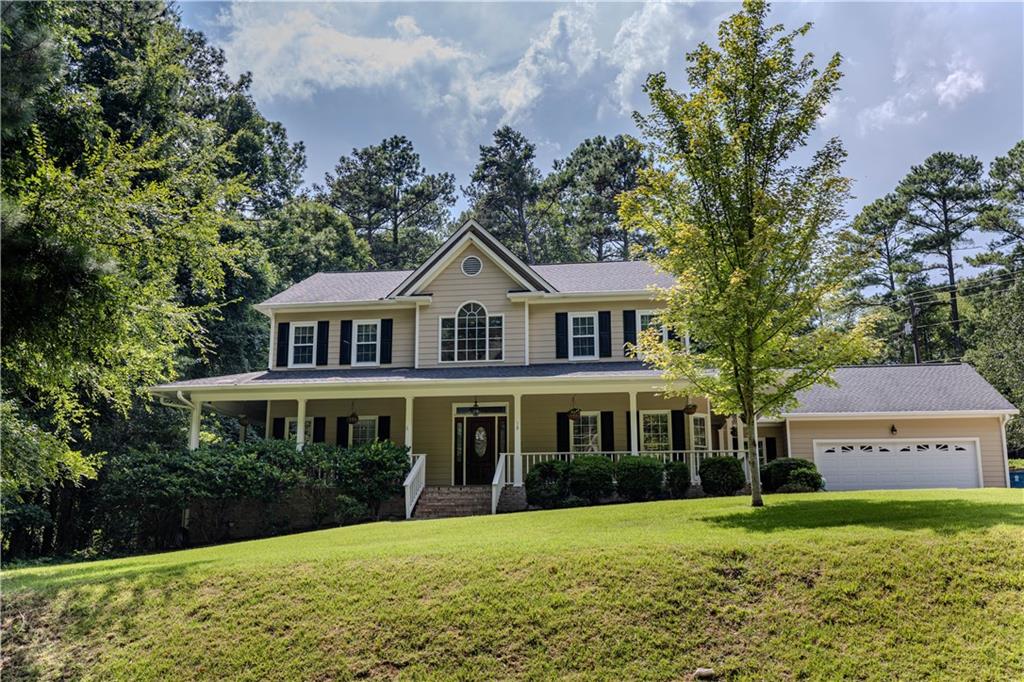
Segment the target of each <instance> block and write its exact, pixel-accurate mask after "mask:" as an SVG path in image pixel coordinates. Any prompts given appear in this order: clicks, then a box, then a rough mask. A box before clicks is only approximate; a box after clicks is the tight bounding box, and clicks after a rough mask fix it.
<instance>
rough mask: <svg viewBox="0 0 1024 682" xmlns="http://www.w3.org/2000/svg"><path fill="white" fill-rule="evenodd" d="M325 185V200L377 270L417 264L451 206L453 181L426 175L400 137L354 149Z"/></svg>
mask: <svg viewBox="0 0 1024 682" xmlns="http://www.w3.org/2000/svg"><path fill="white" fill-rule="evenodd" d="M325 183H326V188H325V192H326V196H325V198H326V201H327V202H328V203H330V204H331V205H332V206H334V207H335V208H336V209H338V210H340V211H341V212H342V213H344V214H345V216H347V217H348V219H349V221H350V222H351V223H352V226H353V227H354V228H355V230H356V233H357V234H359V235H360V236H362V237H363V238H364V239H365V240H366V241H367V242H368V243H369V244H370V248H371V250H372V253H373V258H374V260H375V261H376V263H377V265H378V267H381V268H404V267H410V266H415V265H418V264H419V263H420V262H422V260H423V259H424V258H425V257H426V256H427V255H428V254H429V253H430V251H432V250H433V249H434V248H435V247H436V246H437V243H438V241H439V237H440V235H441V233H442V232H443V230H444V229H445V227H446V226H447V224H448V219H449V214H448V212H449V209H450V208H451V206H452V205H454V203H455V177H454V176H453V175H452V174H451V173H438V174H436V175H435V174H429V173H427V171H426V169H425V168H424V167H423V165H422V164H421V163H420V155H419V154H417V153H416V151H415V149H414V148H413V145H412V142H410V141H409V139H408V138H406V137H405V136H404V135H395V136H393V137H389V138H387V139H386V140H383V141H382V142H381V143H380V144H376V145H370V146H369V147H364V148H362V149H353V150H352V154H351V155H349V156H342V157H341V158H340V159H339V160H338V164H337V165H336V166H335V168H334V174H333V175H332V174H330V173H328V174H327V176H326V177H325Z"/></svg>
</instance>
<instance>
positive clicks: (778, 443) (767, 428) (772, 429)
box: [757, 424, 787, 457]
mask: <svg viewBox="0 0 1024 682" xmlns="http://www.w3.org/2000/svg"><path fill="white" fill-rule="evenodd" d="M757 437H758V438H760V439H762V440H764V439H766V438H774V439H775V456H776V457H786V456H787V451H786V425H785V424H758V425H757ZM765 442H768V441H765Z"/></svg>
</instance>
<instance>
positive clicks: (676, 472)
mask: <svg viewBox="0 0 1024 682" xmlns="http://www.w3.org/2000/svg"><path fill="white" fill-rule="evenodd" d="M665 484H666V487H667V488H668V494H669V495H671V496H672V497H674V498H676V499H680V498H682V497H685V496H686V491H687V490H689V489H690V467H689V466H687V464H686V462H667V463H666V464H665Z"/></svg>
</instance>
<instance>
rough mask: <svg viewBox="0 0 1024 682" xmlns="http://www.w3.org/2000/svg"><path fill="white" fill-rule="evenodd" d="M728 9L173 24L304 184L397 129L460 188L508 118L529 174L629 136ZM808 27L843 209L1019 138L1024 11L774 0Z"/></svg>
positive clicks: (782, 15) (370, 14) (224, 11)
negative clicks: (851, 194)
mask: <svg viewBox="0 0 1024 682" xmlns="http://www.w3.org/2000/svg"><path fill="white" fill-rule="evenodd" d="M735 9H736V5H734V4H728V3H692V4H671V5H670V4H647V5H641V4H611V3H609V4H542V3H530V4H494V3H491V4H483V3H480V4H473V3H451V4H438V3H434V4H402V3H389V4H305V3H240V2H228V3H185V4H183V5H182V6H181V12H182V18H183V20H184V22H185V23H186V24H187V25H189V26H191V27H192V28H196V29H199V30H201V31H203V32H204V33H206V34H207V36H208V37H209V38H210V40H211V41H212V42H213V43H214V44H215V45H218V46H219V47H221V48H223V49H224V51H225V53H226V55H227V59H228V70H229V71H230V72H231V73H232V74H235V75H237V74H238V73H241V72H244V71H250V72H252V74H253V79H254V80H253V94H254V95H255V97H256V99H257V102H258V103H259V105H260V108H261V110H262V111H263V113H264V114H265V115H266V116H267V117H268V118H271V119H275V120H279V121H281V122H282V123H283V124H284V125H285V126H286V127H287V129H288V133H289V136H290V137H291V138H292V139H293V140H303V141H304V142H305V143H306V149H307V152H308V156H309V167H308V169H307V171H306V180H307V182H309V183H312V182H320V181H321V180H322V179H323V175H324V173H325V172H327V171H329V170H331V169H333V167H334V164H335V162H336V161H337V158H338V157H339V156H340V155H341V154H343V153H348V152H350V151H351V149H352V148H353V147H362V146H365V145H368V144H372V143H376V142H379V141H380V140H381V139H383V138H384V137H387V136H389V135H392V134H396V133H401V134H404V135H406V136H408V137H409V138H410V139H411V140H412V141H413V143H414V144H415V146H416V149H417V150H418V151H419V152H420V154H421V155H422V157H423V161H424V164H425V165H426V166H427V168H428V169H429V170H430V171H435V172H436V171H442V170H446V171H451V172H453V173H455V175H456V178H457V181H458V183H459V184H460V185H462V184H466V183H467V181H468V175H469V173H470V171H471V169H472V167H473V165H474V164H475V161H476V156H477V150H478V145H480V144H483V143H487V142H488V141H489V139H490V133H491V132H492V131H493V130H494V128H495V127H497V126H498V125H500V124H503V123H508V124H510V125H512V126H514V127H516V128H518V129H519V130H521V131H522V132H524V133H525V134H526V135H527V136H528V137H529V138H530V139H532V140H533V141H534V142H535V143H536V144H537V147H538V160H539V163H540V165H541V167H542V169H544V170H545V171H546V170H548V169H549V168H550V165H551V162H552V160H554V159H556V158H560V157H563V156H565V155H567V154H568V153H569V152H570V151H571V150H572V148H573V147H574V146H575V145H576V144H578V143H579V142H580V141H581V140H583V139H584V138H586V137H589V136H592V135H596V134H605V135H614V134H617V133H634V132H635V127H634V125H633V122H632V119H631V112H632V111H634V110H639V111H646V110H647V103H646V100H645V98H644V95H643V93H642V91H641V86H642V84H643V80H644V78H645V77H646V75H647V74H648V73H650V72H654V71H666V72H667V73H668V74H669V77H670V80H671V81H672V82H673V83H675V84H676V85H677V86H679V87H683V86H684V82H683V68H684V55H685V53H686V52H687V51H689V50H691V49H693V48H694V47H695V46H696V45H697V43H698V42H700V41H702V40H703V41H709V42H713V41H714V38H715V32H716V28H717V25H718V23H719V21H721V19H722V18H724V17H725V16H727V15H728V14H730V13H731V12H733V11H735ZM772 16H773V19H774V20H776V21H780V22H782V23H784V24H785V25H786V26H788V27H795V26H796V25H798V24H799V23H802V22H804V21H812V22H814V28H813V29H812V32H811V34H810V35H809V37H808V38H807V39H805V40H804V41H803V43H802V48H803V49H804V50H806V51H811V52H813V53H814V54H815V55H816V56H817V57H818V59H819V61H820V62H824V60H825V59H827V58H828V57H829V56H830V55H831V54H832V53H834V52H837V51H838V52H840V53H841V54H842V55H843V57H844V60H845V63H844V67H843V70H844V72H845V74H846V76H845V77H844V79H843V81H842V92H841V93H840V94H839V96H838V98H837V99H836V100H835V102H834V103H833V106H832V107H831V108H830V110H829V111H828V112H827V114H826V116H825V117H824V119H823V120H822V121H821V126H820V131H819V137H818V139H817V142H820V141H821V139H822V136H832V135H838V136H839V137H841V138H842V140H843V142H844V143H845V145H846V148H847V151H848V152H849V161H848V163H847V165H846V173H847V174H848V175H849V176H851V177H852V178H854V180H855V186H854V191H855V194H856V195H857V199H856V200H855V202H854V205H853V206H851V207H850V208H851V210H854V209H856V208H857V206H859V205H861V204H862V203H866V202H867V201H870V200H872V199H874V198H876V197H878V196H880V195H882V194H884V193H885V192H887V191H889V190H891V189H892V187H893V186H894V185H895V184H896V183H897V182H898V181H899V179H900V178H901V177H903V175H904V174H905V173H906V172H907V170H908V169H909V167H910V166H911V165H912V164H915V163H919V162H920V161H922V160H923V159H924V158H925V157H926V156H927V155H928V154H929V153H931V152H934V151H938V150H948V151H954V152H958V153H970V154H975V155H977V156H978V157H979V158H981V159H982V160H984V161H985V162H986V163H987V162H989V161H991V159H992V158H993V157H994V156H996V155H1001V154H1005V153H1006V151H1007V150H1008V149H1009V148H1010V147H1011V146H1012V145H1013V144H1014V143H1015V142H1016V141H1017V140H1019V139H1021V138H1022V137H1024V5H1021V4H1010V3H1003V4H982V3H971V4H966V3H965V4H942V3H913V4H911V3H785V4H778V5H776V6H775V7H774V9H773V15H772Z"/></svg>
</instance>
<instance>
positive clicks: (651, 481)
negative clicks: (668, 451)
mask: <svg viewBox="0 0 1024 682" xmlns="http://www.w3.org/2000/svg"><path fill="white" fill-rule="evenodd" d="M664 476H665V467H664V465H663V464H662V463H661V460H660V459H657V458H655V457H633V456H632V455H624V456H623V457H622V459H620V460H619V461H618V463H617V464H616V465H615V483H616V486H617V487H618V490H619V495H620V496H621V497H624V498H625V499H627V500H629V501H630V502H640V501H642V500H649V499H651V498H652V497H657V496H658V495H659V494H661V485H662V480H663V478H664Z"/></svg>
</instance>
